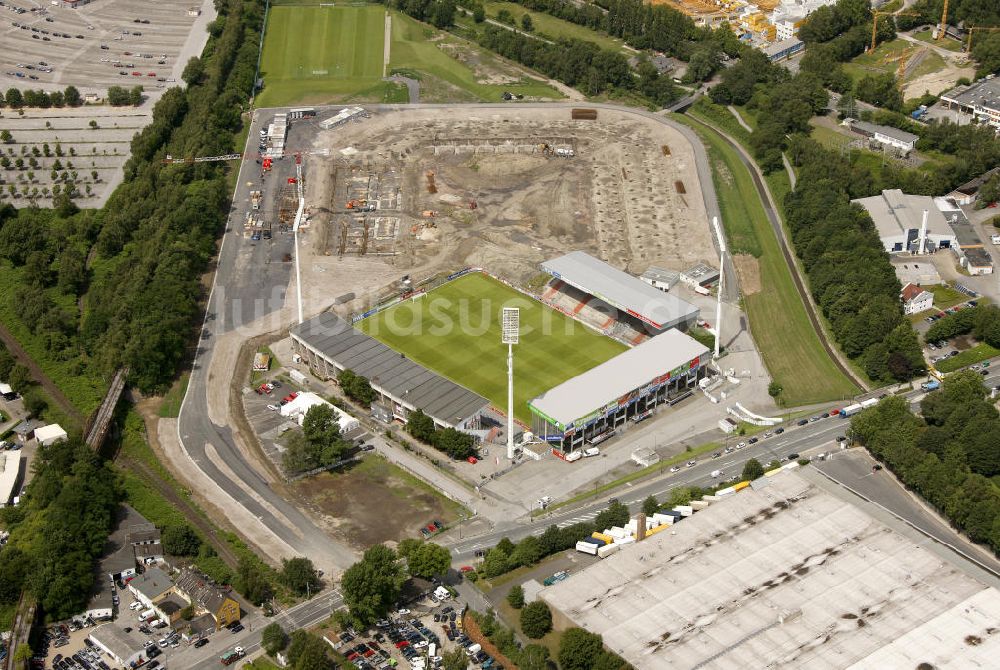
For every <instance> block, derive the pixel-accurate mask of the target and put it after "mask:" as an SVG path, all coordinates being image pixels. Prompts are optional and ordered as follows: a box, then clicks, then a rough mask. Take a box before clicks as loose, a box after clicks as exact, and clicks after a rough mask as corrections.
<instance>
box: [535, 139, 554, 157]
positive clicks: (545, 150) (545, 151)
mask: <svg viewBox="0 0 1000 670" xmlns="http://www.w3.org/2000/svg"><path fill="white" fill-rule="evenodd" d="M538 150H539V151H541V152H542V155H543V156H551V155H552V154H553V153H554V152H553V151H552V147H550V146H549V145H548V144H547V143H544V142H543V143H542V144H539V145H538Z"/></svg>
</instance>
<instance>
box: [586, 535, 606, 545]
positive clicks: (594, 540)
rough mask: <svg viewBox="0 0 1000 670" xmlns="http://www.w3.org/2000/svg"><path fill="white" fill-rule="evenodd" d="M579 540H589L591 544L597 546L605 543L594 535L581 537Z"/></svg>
mask: <svg viewBox="0 0 1000 670" xmlns="http://www.w3.org/2000/svg"><path fill="white" fill-rule="evenodd" d="M580 541H581V542H589V543H590V544H592V545H594V546H597V547H603V546H604V545H605V544H607V542H605V541H604V540H598V539H597V538H596V537H585V538H583V539H582V540H580Z"/></svg>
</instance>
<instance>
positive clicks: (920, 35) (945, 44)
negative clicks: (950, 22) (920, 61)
mask: <svg viewBox="0 0 1000 670" xmlns="http://www.w3.org/2000/svg"><path fill="white" fill-rule="evenodd" d="M882 11H891V10H889V9H887V8H885V7H883V8H882ZM933 32H934V31H932V30H921V31H919V32H916V33H913V34H912V35H911V37H913V38H914V39H917V40H919V41H921V42H925V43H927V44H933V45H934V46H936V47H939V48H941V49H947V50H948V51H955V52H958V51H962V50H963V47H962V43H961V42H958V41H956V40H953V39H949V38H947V37H943V36H942V37H941V39H939V40H935V39H934V38H933V37H932V33H933Z"/></svg>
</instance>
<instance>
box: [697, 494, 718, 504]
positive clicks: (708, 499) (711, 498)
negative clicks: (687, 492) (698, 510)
mask: <svg viewBox="0 0 1000 670" xmlns="http://www.w3.org/2000/svg"><path fill="white" fill-rule="evenodd" d="M701 499H702V500H704V501H705V502H710V503H713V502H719V498H718V496H713V495H707V496H702V497H701Z"/></svg>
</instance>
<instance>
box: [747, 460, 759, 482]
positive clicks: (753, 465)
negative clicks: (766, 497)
mask: <svg viewBox="0 0 1000 670" xmlns="http://www.w3.org/2000/svg"><path fill="white" fill-rule="evenodd" d="M763 476H764V466H763V465H761V464H760V461H758V460H757V459H756V458H751V459H750V460H748V461H747V462H746V463H744V464H743V475H742V477H743V480H744V481H748V482H752V481H753V480H755V479H760V478H761V477H763Z"/></svg>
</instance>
